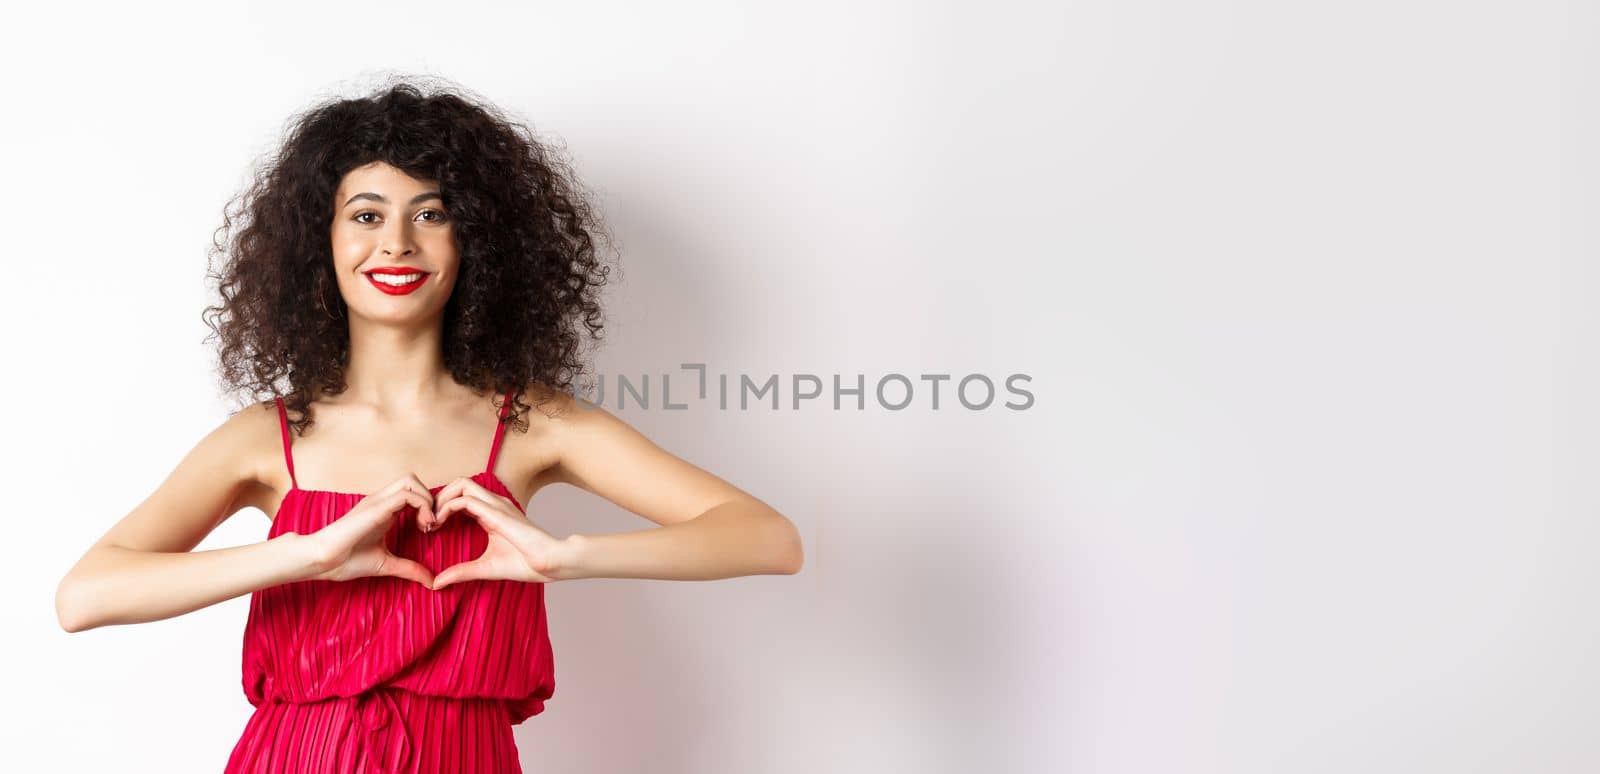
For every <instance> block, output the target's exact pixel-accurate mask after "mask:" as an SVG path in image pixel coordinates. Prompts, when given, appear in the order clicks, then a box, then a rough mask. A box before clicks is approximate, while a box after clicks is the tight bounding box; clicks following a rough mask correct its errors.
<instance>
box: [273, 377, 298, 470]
mask: <svg viewBox="0 0 1600 774" xmlns="http://www.w3.org/2000/svg"><path fill="white" fill-rule="evenodd" d="M272 400H273V402H275V403H277V404H278V430H279V431H280V432H282V433H283V464H284V465H285V466H287V467H288V468H289V484H290V485H291V486H293V487H294V488H295V489H299V488H300V482H299V481H297V480H295V477H294V455H293V454H290V453H289V415H288V413H286V412H285V411H284V409H283V398H282V397H279V396H276V395H274V396H273V397H272Z"/></svg>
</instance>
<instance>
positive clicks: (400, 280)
mask: <svg viewBox="0 0 1600 774" xmlns="http://www.w3.org/2000/svg"><path fill="white" fill-rule="evenodd" d="M367 276H369V277H371V278H373V279H375V280H377V281H378V282H382V283H383V284H385V285H409V284H411V283H413V282H416V281H417V280H419V279H421V278H422V275H421V274H368V275H367Z"/></svg>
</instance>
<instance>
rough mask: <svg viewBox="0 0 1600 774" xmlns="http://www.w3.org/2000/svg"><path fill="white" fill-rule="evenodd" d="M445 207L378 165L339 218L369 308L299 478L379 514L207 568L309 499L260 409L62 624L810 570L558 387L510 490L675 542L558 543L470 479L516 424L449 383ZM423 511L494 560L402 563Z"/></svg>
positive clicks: (772, 525) (182, 466) (71, 604)
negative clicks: (468, 527) (396, 537)
mask: <svg viewBox="0 0 1600 774" xmlns="http://www.w3.org/2000/svg"><path fill="white" fill-rule="evenodd" d="M438 190H439V189H438V186H437V185H435V184H433V182H432V181H426V180H417V179H414V178H411V177H409V176H407V175H406V174H404V173H403V172H401V171H399V170H397V169H395V168H393V167H390V166H388V165H386V164H382V163H375V164H371V165H368V166H366V167H362V168H360V169H356V170H352V171H351V172H350V173H349V174H348V175H346V177H345V178H344V180H343V181H342V182H341V184H340V186H339V189H338V191H337V193H336V195H335V198H334V206H335V207H336V208H337V211H336V215H335V217H334V219H333V226H332V228H331V229H330V233H329V238H330V240H331V244H332V246H333V255H334V267H335V273H336V275H337V277H338V282H339V289H340V293H341V294H342V295H343V297H344V299H345V302H346V304H347V305H348V307H349V318H350V343H351V348H350V353H351V354H350V362H349V365H348V367H347V370H346V382H347V385H348V389H346V391H345V392H344V393H342V394H340V395H337V396H331V397H330V396H322V397H321V398H320V399H318V400H315V401H313V402H312V406H311V410H312V413H313V414H314V416H315V418H316V423H315V424H314V425H313V426H312V427H311V428H310V430H309V431H308V432H307V434H306V435H305V436H304V437H293V453H294V463H295V477H296V479H297V480H298V483H299V486H300V488H301V489H302V490H327V491H335V492H351V493H364V494H366V497H364V498H363V499H362V500H361V501H360V502H359V503H358V504H357V505H356V506H355V507H354V508H352V509H351V511H350V512H349V513H347V514H345V515H344V516H343V517H341V518H339V519H337V520H335V521H334V522H332V523H331V524H329V525H328V526H327V527H325V528H323V529H321V530H318V531H317V532H315V533H312V534H309V535H300V534H296V533H293V532H289V533H285V534H283V535H281V536H279V537H276V538H272V539H270V540H263V541H261V542H258V543H251V544H247V545H242V546H235V547H230V548H220V549H211V550H206V551H194V550H193V549H194V547H195V546H196V545H198V544H199V543H200V542H201V541H202V540H204V539H205V537H206V536H207V535H209V534H210V533H211V532H212V530H214V529H216V527H217V526H218V525H220V524H221V523H222V522H224V521H226V520H227V519H228V518H230V517H231V516H233V515H234V514H235V513H238V512H239V511H241V510H245V509H247V508H255V509H259V510H260V511H262V512H264V513H266V514H268V517H269V518H271V517H272V516H273V515H275V514H276V513H277V511H278V508H279V506H280V505H281V504H282V502H283V499H284V497H286V496H287V494H288V492H289V490H290V488H291V481H290V477H289V472H288V470H287V469H286V468H285V465H284V460H283V452H282V443H281V440H280V435H279V425H278V415H277V408H276V406H275V405H274V404H273V403H272V402H270V401H268V402H265V403H261V404H257V405H253V406H249V407H247V408H245V409H243V410H241V411H239V412H237V413H236V414H234V415H233V416H231V417H229V418H228V419H227V420H225V421H223V422H222V423H221V424H220V425H218V426H217V427H216V428H214V429H213V430H212V431H210V432H209V433H207V434H206V436H205V437H203V438H201V439H200V440H199V442H198V443H196V445H195V446H194V447H193V448H192V449H191V450H190V451H189V453H188V454H186V455H185V456H184V458H183V459H182V460H181V461H179V463H178V464H177V466H176V467H175V468H174V469H173V470H172V472H171V473H170V474H169V475H168V476H167V478H166V479H165V480H164V481H162V482H161V484H160V485H159V486H158V487H157V488H156V489H155V491H154V492H152V493H151V494H150V495H149V496H148V497H147V498H146V499H145V500H144V501H143V502H141V503H140V504H139V505H138V506H137V507H135V508H134V509H133V510H132V511H131V512H130V513H128V514H127V515H125V516H124V517H123V518H122V519H121V520H119V521H118V522H117V523H115V524H114V525H112V527H111V528H110V529H109V530H108V531H107V532H106V533H105V534H104V535H103V536H102V537H101V538H100V539H99V540H97V541H95V543H94V544H93V545H92V546H90V548H89V549H88V550H87V551H86V552H85V553H84V555H83V557H82V558H81V559H79V560H78V562H77V563H76V564H75V565H74V566H73V567H72V569H71V570H70V571H69V572H68V573H67V574H66V576H65V577H63V578H62V579H61V582H60V584H59V585H58V587H57V591H56V614H57V617H58V619H59V622H60V624H61V627H62V628H63V629H65V630H66V631H69V632H76V631H83V630H86V629H93V628H97V627H101V626H108V625H117V624H130V623H142V622H147V621H156V620H162V619H166V618H171V617H174V616H178V615H182V614H184V613H188V612H192V611H194V610H198V609H200V608H203V607H207V606H210V605H213V604H216V603H218V602H222V601H225V600H228V599H232V598H234V597H238V596H241V595H245V594H249V593H251V592H254V591H256V590H258V589H261V588H266V587H269V586H274V585H278V584H282V583H289V582H294V581H301V580H313V579H320V580H331V581H348V580H351V579H355V578H361V577H369V576H378V575H384V576H393V577H399V578H404V579H407V580H409V581H412V582H415V583H419V584H422V585H425V586H428V587H429V588H430V589H440V588H444V587H445V586H448V585H451V584H454V583H461V582H464V581H471V580H485V579H506V580H517V581H524V582H535V583H548V582H553V581H559V580H573V579H579V578H600V577H612V578H656V579H663V580H715V579H720V578H730V577H737V576H742V575H756V574H792V573H795V572H798V571H799V570H800V567H801V565H802V563H803V561H804V558H803V556H804V554H803V549H802V546H801V540H800V536H799V532H798V530H796V529H795V526H794V524H793V523H792V522H790V521H789V519H788V518H786V517H785V516H783V515H782V514H781V513H779V512H778V511H776V510H774V509H773V508H771V507H770V506H768V505H766V504H765V503H763V502H761V501H760V500H758V499H756V498H755V497H753V496H751V495H750V494H748V493H746V492H744V491H742V490H740V489H738V488H737V487H735V486H733V485H732V484H730V483H728V482H727V481H724V480H722V479H721V478H718V477H717V476H715V475H713V474H711V473H709V472H707V471H705V470H703V469H701V468H699V467H696V466H695V465H693V464H691V463H689V462H687V461H685V460H683V459H681V458H679V457H677V456H675V455H673V454H671V453H669V452H667V451H666V450H664V449H662V448H660V447H659V446H657V445H656V444H655V443H653V442H651V441H650V440H649V439H648V438H646V437H645V436H643V435H642V434H640V433H639V432H637V431H636V430H634V429H633V428H632V427H630V426H629V425H628V424H627V423H625V422H623V421H622V420H621V419H619V418H618V417H616V416H614V415H612V414H611V413H610V412H608V411H606V410H604V409H602V408H592V407H591V408H584V407H581V406H579V405H576V403H575V401H574V400H573V398H572V396H570V395H566V394H563V393H559V392H551V391H549V390H548V389H546V388H544V387H543V386H541V385H529V388H530V392H533V393H535V394H543V395H547V396H549V397H551V398H552V402H551V403H550V404H549V405H548V406H547V407H546V408H545V409H544V410H543V411H541V410H534V411H531V412H528V421H529V425H530V426H529V429H528V431H527V432H515V431H513V430H510V429H508V430H507V431H506V433H505V437H504V440H503V442H502V446H501V450H500V454H499V457H498V459H497V460H496V462H495V470H494V473H495V475H496V476H497V477H498V478H499V479H500V480H501V481H502V482H503V483H504V484H505V485H506V488H507V489H508V490H509V491H510V492H511V493H512V494H513V495H514V496H515V497H516V498H517V500H519V501H521V502H522V503H530V501H531V500H532V498H533V497H534V495H535V494H537V493H538V492H539V491H540V490H541V489H543V488H544V487H546V486H549V485H551V484H568V485H571V486H576V487H579V488H581V489H583V490H585V491H588V492H590V493H592V494H595V495H598V496H600V497H603V498H605V499H606V500H609V501H610V502H612V503H614V504H616V505H617V506H619V507H621V508H623V509H625V510H627V511H629V512H632V513H634V514H636V515H638V516H640V517H642V518H644V519H647V520H649V521H651V522H654V524H655V525H656V526H653V527H647V528H645V529H641V530H636V531H632V532H624V533H618V534H604V535H584V534H573V535H568V536H566V537H564V538H557V537H555V536H552V535H550V534H549V533H547V532H545V531H544V530H543V529H541V528H540V527H539V526H538V525H537V524H536V523H535V522H536V518H537V513H536V509H534V508H533V507H532V506H531V503H530V506H529V510H528V513H527V514H524V513H523V512H522V511H520V510H519V509H518V508H517V506H516V504H515V503H513V502H512V501H511V500H509V499H507V498H504V497H501V496H499V495H498V494H495V493H494V492H491V491H490V490H488V489H486V488H484V487H483V486H482V485H480V484H479V483H478V482H477V481H474V480H472V479H471V478H470V476H472V475H473V474H475V473H478V472H480V471H482V470H483V467H484V464H485V463H486V462H487V458H488V453H489V443H490V440H491V439H492V438H493V433H494V427H495V419H496V408H495V406H494V405H493V404H492V403H491V399H492V398H493V396H492V395H475V394H473V392H472V390H471V389H469V388H467V387H463V386H461V385H459V384H456V383H455V382H454V381H453V380H452V379H450V377H449V375H448V373H447V372H446V371H445V370H444V367H443V354H442V351H441V342H442V332H443V328H442V319H443V318H442V314H443V309H444V305H445V302H446V301H447V300H448V298H449V294H450V291H451V289H452V288H453V287H454V282H455V276H456V269H457V266H458V264H459V259H458V255H457V253H456V249H455V240H454V234H453V232H452V228H453V225H452V223H451V221H450V220H449V218H448V215H447V214H446V213H444V211H443V203H442V200H441V199H439V198H437V197H429V196H428V195H429V194H430V192H436V191H438ZM363 193H367V194H376V195H378V196H381V197H383V199H384V201H378V200H376V199H375V198H373V197H360V196H358V195H359V194H363ZM351 197H357V198H355V199H354V200H353V201H352V200H351ZM379 266H400V267H405V268H408V269H416V270H420V271H424V272H427V273H428V274H427V277H426V281H425V282H424V284H423V287H422V288H420V289H418V290H416V291H414V292H412V293H410V294H408V295H402V296H394V295H388V294H385V293H383V292H382V291H380V290H378V289H377V288H375V287H373V286H372V285H371V284H370V282H369V280H368V279H367V277H366V275H365V272H366V271H369V270H371V269H373V268H375V267H379ZM553 407H559V410H552V409H553ZM552 414H553V415H554V416H551V415H552ZM440 484H444V485H445V486H444V488H443V489H442V490H441V491H439V492H438V493H437V494H436V495H430V492H429V491H428V490H429V487H431V486H437V485H440ZM408 505H409V506H413V507H415V508H416V516H415V518H416V520H417V526H418V527H419V528H422V529H433V528H436V527H437V525H439V524H442V523H444V522H445V521H447V520H449V519H460V518H470V519H474V520H475V521H477V523H478V524H479V525H480V526H482V527H483V528H484V530H485V531H486V532H488V533H489V544H488V548H487V549H486V550H485V551H484V554H483V555H482V556H481V557H479V558H477V559H475V560H473V561H470V562H464V563H462V564H459V565H456V566H454V567H450V568H446V569H445V570H443V571H442V572H440V573H439V576H438V577H433V576H432V575H431V574H430V573H429V572H428V570H427V569H426V568H424V567H422V566H421V565H419V564H416V563H414V562H410V561H408V560H405V559H403V558H401V557H397V556H394V555H392V554H390V553H389V552H388V551H387V550H385V549H384V547H383V542H382V535H383V533H384V532H386V531H387V530H388V529H389V528H390V526H391V525H392V524H393V519H395V518H398V516H397V515H396V514H397V513H399V512H400V511H401V510H402V509H404V508H405V507H406V506H408ZM263 531H264V530H263Z"/></svg>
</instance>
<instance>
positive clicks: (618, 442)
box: [541, 396, 805, 580]
mask: <svg viewBox="0 0 1600 774" xmlns="http://www.w3.org/2000/svg"><path fill="white" fill-rule="evenodd" d="M562 400H563V404H564V405H565V407H566V410H565V411H564V412H562V414H561V415H560V416H559V418H557V419H555V420H553V421H552V423H551V425H552V428H553V431H554V437H555V445H556V447H557V455H558V459H557V461H556V462H555V464H554V465H553V466H552V467H551V469H550V470H549V471H547V472H545V473H541V476H547V477H549V478H550V480H552V481H558V482H562V483H567V484H571V485H573V486H576V487H579V488H581V489H584V490H585V491H588V492H591V493H593V494H597V495H599V496H601V497H604V498H605V499H607V500H609V501H611V502H612V503H614V504H616V505H618V506H620V507H622V508H625V509H627V510H628V511H631V512H632V513H634V514H636V515H639V516H642V517H644V518H646V519H649V520H650V521H653V522H656V523H657V524H659V525H661V526H660V527H656V528H648V529H643V530H637V531H634V532H623V533H616V534H609V535H579V534H574V535H571V536H568V537H567V538H565V539H564V540H563V541H562V543H563V545H564V550H562V551H560V552H559V559H558V562H559V566H558V567H556V568H554V569H553V576H554V577H557V578H559V579H562V580H566V579H573V578H601V577H604V578H659V579H663V580H715V579H719V578H731V577H737V576H741V575H758V574H771V575H788V574H793V573H797V572H799V571H800V567H801V565H802V564H803V563H804V561H805V559H804V549H803V547H802V545H801V540H800V533H799V531H798V530H797V529H795V526H794V524H793V523H792V522H790V521H789V519H788V518H786V517H784V515H783V514H781V513H779V512H778V511H776V510H773V509H772V508H771V507H770V506H768V505H767V504H766V503H763V502H761V501H760V500H758V499H756V498H755V497H752V496H751V495H749V494H747V493H745V492H743V491H741V490H740V489H738V488H736V487H734V486H733V485H732V484H729V483H728V482H726V481H724V480H722V479H720V478H718V477H716V476H714V475H712V474H711V473H708V472H706V471H704V470H702V469H700V468H698V467H696V466H694V465H692V464H690V463H688V462H686V461H684V460H682V459H680V458H678V457H676V456H674V455H672V454H670V453H668V452H666V451H664V450H663V449H661V448H660V447H659V446H657V445H656V444H654V443H652V442H651V441H650V440H649V439H648V438H646V437H644V436H643V435H641V434H640V433H639V432H638V431H636V430H634V429H633V428H632V427H630V426H628V424H627V423H625V422H623V421H622V420H620V419H618V418H617V417H616V416H614V415H612V414H611V413H610V412H608V411H606V410H605V409H604V408H602V407H598V406H596V407H590V408H583V407H580V406H578V405H576V403H575V402H574V401H573V400H572V398H571V396H563V398H562Z"/></svg>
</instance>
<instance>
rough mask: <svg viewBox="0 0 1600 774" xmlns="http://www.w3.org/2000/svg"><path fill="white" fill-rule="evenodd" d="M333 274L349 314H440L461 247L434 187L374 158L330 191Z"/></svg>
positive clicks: (388, 317) (390, 317)
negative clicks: (458, 247)
mask: <svg viewBox="0 0 1600 774" xmlns="http://www.w3.org/2000/svg"><path fill="white" fill-rule="evenodd" d="M333 205H334V207H335V210H334V215H333V226H332V227H331V229H330V233H329V237H330V239H331V240H332V247H333V269H334V275H335V277H337V279H338V282H339V293H340V295H342V296H343V297H344V301H345V304H346V305H347V306H348V307H349V310H350V314H351V315H352V316H353V317H362V318H368V319H372V320H375V321H388V322H405V321H417V320H425V319H431V318H433V317H436V316H438V315H441V314H443V311H444V306H445V302H446V301H448V300H449V298H450V290H451V289H452V288H453V287H455V281H456V270H457V268H458V267H459V265H460V253H459V252H458V251H457V248H456V239H455V224H454V223H453V222H452V221H451V219H450V217H449V214H448V213H446V212H445V209H444V200H443V199H442V198H441V196H440V191H439V186H438V185H437V184H435V183H434V182H432V181H429V180H418V179H417V178H414V177H411V176H410V175H407V174H406V173H404V172H402V171H400V170H399V169H396V168H395V167H392V166H390V165H388V164H385V163H383V162H381V161H375V162H372V163H371V164H367V165H366V166H363V167H357V168H355V169H352V170H350V172H349V173H348V174H346V175H345V176H344V179H343V180H341V181H340V182H339V189H338V190H337V191H335V192H334V198H333Z"/></svg>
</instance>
